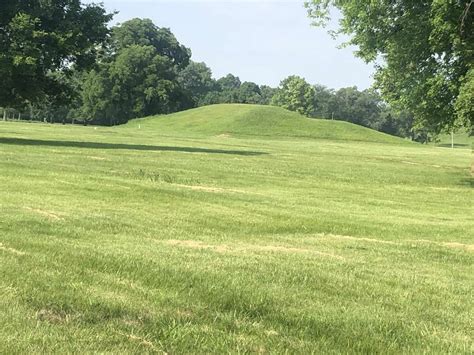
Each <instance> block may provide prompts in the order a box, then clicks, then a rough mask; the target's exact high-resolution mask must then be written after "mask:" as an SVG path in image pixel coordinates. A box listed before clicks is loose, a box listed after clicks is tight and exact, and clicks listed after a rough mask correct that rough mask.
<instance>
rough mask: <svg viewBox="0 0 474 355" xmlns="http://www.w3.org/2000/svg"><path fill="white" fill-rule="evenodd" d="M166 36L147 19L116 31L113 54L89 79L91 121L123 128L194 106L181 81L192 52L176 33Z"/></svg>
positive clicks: (86, 97)
mask: <svg viewBox="0 0 474 355" xmlns="http://www.w3.org/2000/svg"><path fill="white" fill-rule="evenodd" d="M165 33H168V30H166V31H165ZM162 34H163V33H162V32H161V29H160V28H158V27H157V26H155V25H154V24H153V22H151V21H150V20H141V19H133V20H130V21H127V22H125V23H123V24H121V25H119V26H117V27H114V28H113V29H112V37H111V43H112V45H111V48H110V50H109V51H108V56H105V57H104V58H102V60H101V62H100V64H99V65H98V66H97V68H96V69H95V70H93V71H91V72H90V73H88V74H87V75H85V78H84V84H83V88H82V99H83V108H82V111H83V113H84V114H85V115H86V116H87V117H89V118H90V119H92V120H94V121H96V122H97V121H99V122H101V123H104V124H117V123H124V122H127V121H128V120H129V119H132V118H136V117H142V116H147V115H153V114H161V113H170V112H174V111H177V110H179V109H183V108H188V107H190V106H192V103H191V102H190V100H189V99H188V98H187V97H186V95H185V94H184V90H183V89H182V87H181V85H180V84H179V82H178V72H179V69H180V68H181V66H183V65H187V64H188V63H189V56H190V50H188V49H187V48H186V47H184V46H182V45H181V44H179V42H178V41H177V40H176V38H175V37H174V35H173V34H172V33H168V34H167V35H166V36H164V37H163V36H162Z"/></svg>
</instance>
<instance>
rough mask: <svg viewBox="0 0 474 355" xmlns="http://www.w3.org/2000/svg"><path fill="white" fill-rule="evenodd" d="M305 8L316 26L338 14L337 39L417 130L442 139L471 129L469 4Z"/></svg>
mask: <svg viewBox="0 0 474 355" xmlns="http://www.w3.org/2000/svg"><path fill="white" fill-rule="evenodd" d="M306 6H307V8H308V12H309V16H310V17H311V18H313V19H314V20H315V24H316V25H323V24H325V23H326V22H327V20H328V19H329V15H330V10H331V7H333V6H334V7H336V8H337V9H339V10H340V11H341V13H342V18H341V20H340V29H339V30H338V31H337V32H336V33H342V34H345V35H349V36H350V38H351V39H350V41H349V44H352V45H356V46H357V47H358V51H357V52H356V53H357V55H358V56H359V57H361V58H363V59H364V60H365V61H366V62H375V63H377V64H376V68H377V73H376V76H375V79H376V85H377V87H378V88H380V89H381V91H382V93H383V95H384V97H385V98H386V99H387V100H388V101H389V102H390V103H392V104H393V105H395V106H397V107H402V108H405V109H408V110H410V111H411V112H413V113H414V115H415V119H416V121H417V123H418V124H419V125H423V126H427V127H431V128H432V129H433V130H434V131H436V132H439V131H441V130H443V129H446V128H450V127H453V126H455V125H457V124H463V125H466V126H472V125H473V124H474V115H473V109H472V106H473V105H474V103H473V102H474V101H473V100H472V97H473V95H474V92H473V91H472V86H473V84H472V77H473V76H474V74H470V73H472V72H473V70H474V27H473V19H474V15H473V14H474V1H472V0H420V1H413V0H398V1H393V0H379V1H359V0H344V1H340V0H310V1H306ZM379 59H382V60H379ZM468 97H470V98H471V99H470V100H466V98H468Z"/></svg>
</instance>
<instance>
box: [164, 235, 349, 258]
mask: <svg viewBox="0 0 474 355" xmlns="http://www.w3.org/2000/svg"><path fill="white" fill-rule="evenodd" d="M165 243H166V244H168V245H172V246H178V247H185V248H191V249H205V250H212V251H215V252H218V253H253V252H269V253H288V254H307V255H319V256H325V257H330V258H335V259H339V260H345V258H344V257H343V256H340V255H336V254H331V253H325V252H321V251H318V250H312V249H307V248H295V247H289V246H282V245H258V244H242V243H238V244H235V245H228V244H218V245H213V244H206V243H203V242H201V241H198V240H174V239H171V240H167V241H165Z"/></svg>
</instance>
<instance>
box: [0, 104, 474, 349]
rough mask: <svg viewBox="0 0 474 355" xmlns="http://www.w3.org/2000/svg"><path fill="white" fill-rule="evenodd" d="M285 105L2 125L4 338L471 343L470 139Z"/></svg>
mask: <svg viewBox="0 0 474 355" xmlns="http://www.w3.org/2000/svg"><path fill="white" fill-rule="evenodd" d="M262 110H263V111H262ZM272 110H274V111H272ZM226 112H227V113H228V115H225V113H226ZM186 115H188V116H186ZM206 117H207V119H206ZM219 117H221V118H222V119H223V120H227V121H226V122H220V121H219V122H218V121H216V120H217V119H218V118H219ZM295 117H296V116H293V114H290V113H287V112H282V111H279V110H277V109H272V108H255V107H250V106H227V107H225V106H216V107H214V108H212V107H211V108H205V109H201V111H199V110H197V111H191V112H188V113H187V114H186V113H180V114H177V115H172V116H163V117H158V118H149V119H144V120H138V121H133V122H131V123H130V124H128V125H126V126H123V127H116V128H104V127H98V128H94V127H71V126H61V125H54V126H53V125H42V124H28V123H9V122H0V218H1V219H0V276H1V277H0V340H1V341H0V352H1V353H15V352H61V353H62V352H87V351H94V352H106V351H107V352H158V353H162V352H166V353H186V352H187V353H189V352H201V353H202V352H214V353H223V352H284V351H289V352H291V353H294V352H296V353H309V352H325V353H331V352H333V353H340V352H383V353H399V352H413V353H419V352H423V351H425V352H433V353H439V352H442V353H446V352H455V353H472V352H473V351H474V347H473V339H472V331H473V324H472V294H473V290H474V285H473V282H474V280H473V272H472V270H473V253H474V250H473V248H474V247H473V245H474V236H473V232H472V231H473V230H474V229H473V227H474V226H473V220H472V215H473V205H472V198H473V194H472V185H471V184H472V178H471V175H470V163H471V153H470V151H469V150H467V149H456V150H451V149H446V148H436V147H431V146H428V147H427V146H421V145H417V144H412V143H408V142H405V141H402V140H398V139H396V138H393V137H389V136H385V135H380V134H378V133H377V132H373V131H366V130H364V129H362V128H359V127H356V126H353V125H349V124H345V123H340V122H328V121H314V124H315V125H313V126H311V125H312V124H313V123H312V122H309V121H306V119H302V118H301V119H302V120H304V121H298V120H300V118H299V117H298V119H296V118H295ZM173 119H174V120H179V122H175V123H173V122H172V120H173ZM292 119H295V121H291V120H292ZM238 120H240V121H238ZM258 120H260V121H258ZM265 120H266V121H267V122H264V123H265V125H263V123H262V122H263V121H265ZM288 120H289V121H288ZM292 124H294V125H295V127H294V130H292V129H291V127H292ZM138 125H140V128H138ZM206 125H207V126H206ZM261 125H263V126H262V127H269V125H270V127H273V128H271V129H264V128H261V127H260V126H261ZM285 130H287V133H286V134H285ZM364 137H367V139H366V141H364V139H365V138H364Z"/></svg>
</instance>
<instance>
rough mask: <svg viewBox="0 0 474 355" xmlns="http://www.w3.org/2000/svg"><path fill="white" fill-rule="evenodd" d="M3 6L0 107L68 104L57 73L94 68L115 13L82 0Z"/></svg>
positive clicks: (8, 0)
mask: <svg viewBox="0 0 474 355" xmlns="http://www.w3.org/2000/svg"><path fill="white" fill-rule="evenodd" d="M0 6H1V9H0V78H1V80H0V103H1V104H2V105H3V106H16V107H19V106H22V105H24V104H25V103H26V102H28V101H29V102H38V101H41V100H42V99H44V98H45V97H48V99H50V100H56V99H58V100H64V99H66V100H67V99H68V97H65V96H64V91H65V89H66V88H65V85H64V81H62V80H58V76H57V75H52V74H54V73H58V72H62V73H67V72H68V70H69V69H70V68H71V67H72V66H74V65H76V66H77V67H87V66H89V65H90V64H91V63H93V62H94V59H95V55H96V53H95V52H96V50H97V48H98V45H100V44H101V43H102V42H103V41H104V40H105V38H106V36H107V33H108V29H107V23H108V22H109V21H110V20H111V19H112V14H107V13H106V11H105V10H104V8H103V7H102V6H101V5H94V4H90V5H83V4H81V1H80V0H61V1H52V0H42V1H38V0H21V1H20V0H2V3H1V5H0Z"/></svg>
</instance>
